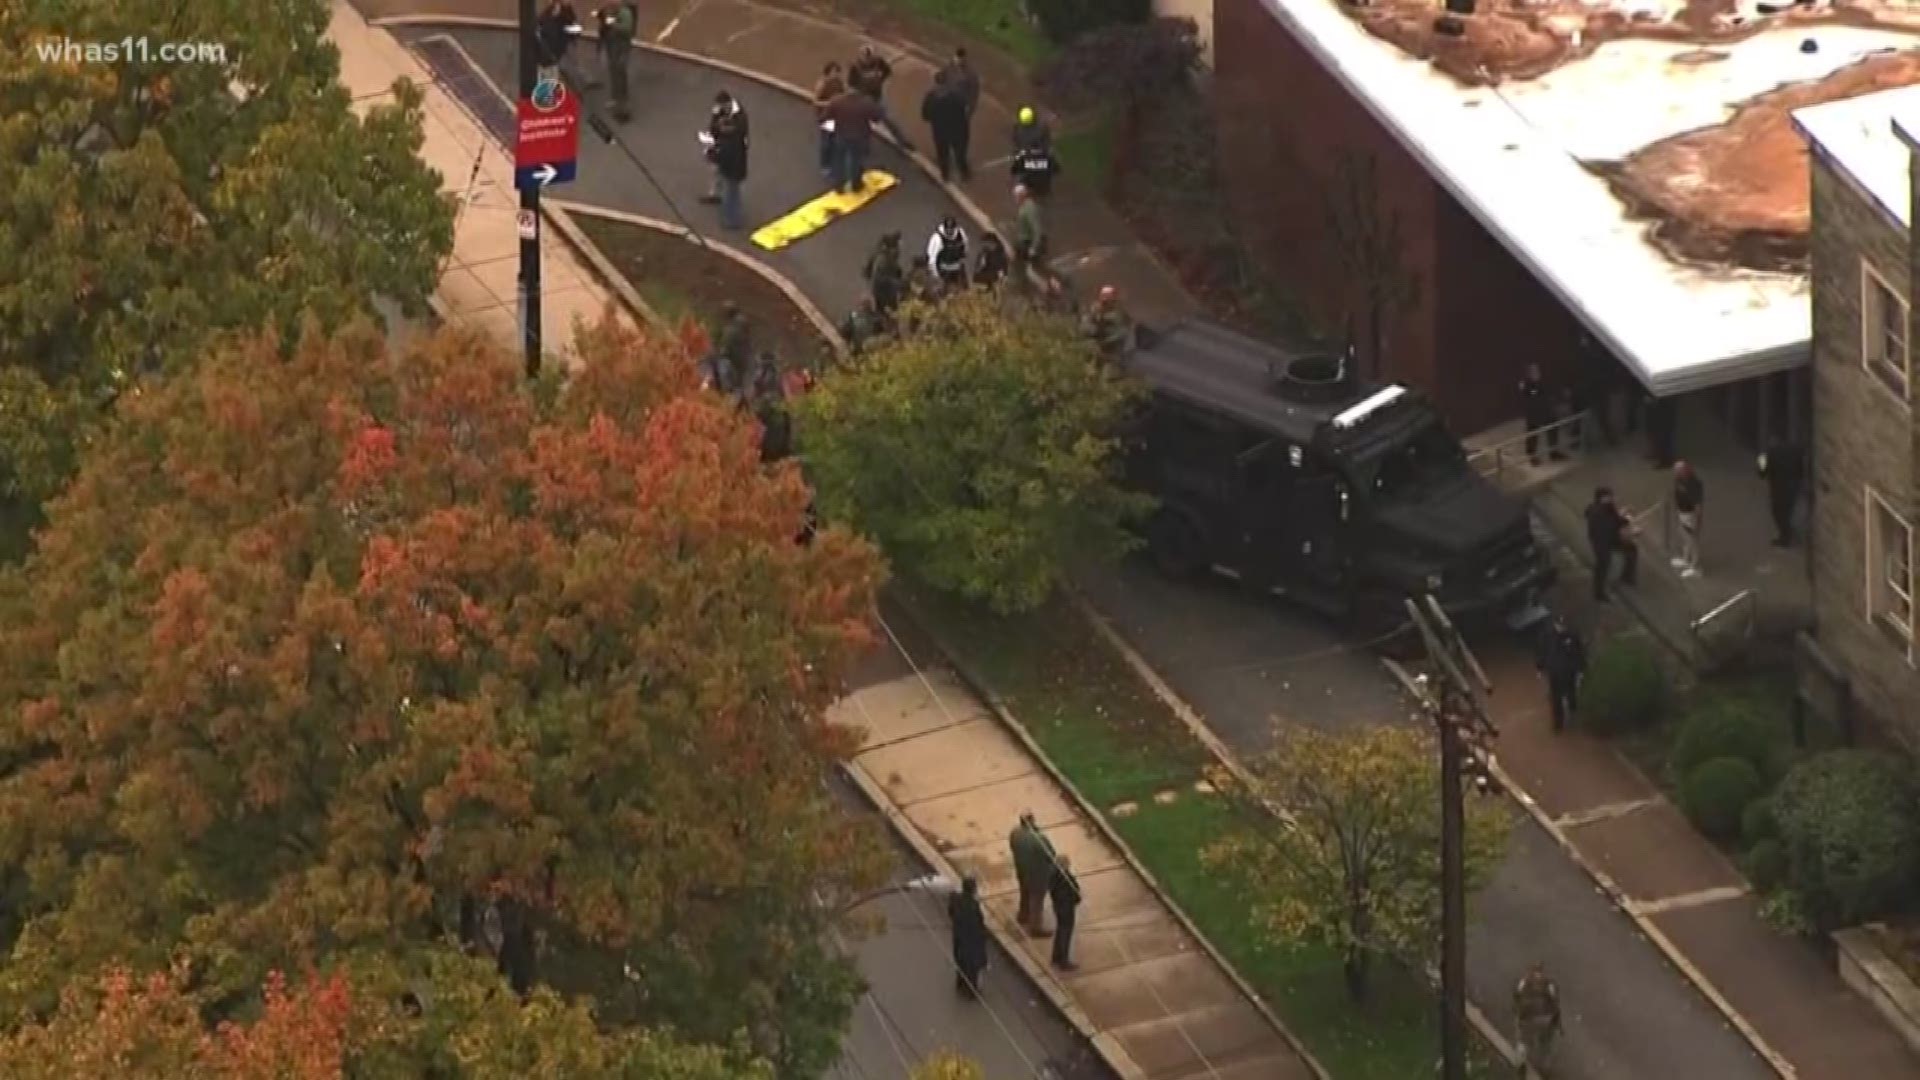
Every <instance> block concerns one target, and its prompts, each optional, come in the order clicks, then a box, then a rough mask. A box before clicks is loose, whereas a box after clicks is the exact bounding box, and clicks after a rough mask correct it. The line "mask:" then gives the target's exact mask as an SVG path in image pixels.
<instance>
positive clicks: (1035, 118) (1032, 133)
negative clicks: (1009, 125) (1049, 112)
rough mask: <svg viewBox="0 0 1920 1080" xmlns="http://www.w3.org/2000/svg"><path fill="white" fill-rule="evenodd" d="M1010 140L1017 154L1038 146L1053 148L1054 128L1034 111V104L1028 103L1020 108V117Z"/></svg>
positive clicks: (1014, 123) (1015, 123)
mask: <svg viewBox="0 0 1920 1080" xmlns="http://www.w3.org/2000/svg"><path fill="white" fill-rule="evenodd" d="M1008 141H1009V142H1010V143H1011V144H1012V146H1013V152H1014V153H1016V154H1018V153H1019V152H1020V151H1022V150H1032V149H1036V148H1038V149H1044V150H1051V149H1053V129H1052V128H1050V127H1048V126H1047V122H1046V121H1045V120H1042V119H1040V115H1039V114H1038V113H1036V112H1034V111H1033V106H1031V105H1028V106H1026V107H1024V108H1022V109H1021V110H1020V115H1019V117H1018V118H1016V119H1015V120H1014V122H1013V132H1012V134H1011V135H1009V136H1008Z"/></svg>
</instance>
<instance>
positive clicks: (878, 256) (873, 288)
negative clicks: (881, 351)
mask: <svg viewBox="0 0 1920 1080" xmlns="http://www.w3.org/2000/svg"><path fill="white" fill-rule="evenodd" d="M861 275H862V276H863V277H865V278H866V279H867V294H868V295H869V296H870V297H872V299H873V306H874V310H876V311H878V312H879V313H880V316H881V317H882V318H883V319H891V318H892V317H893V311H894V309H895V308H897V307H899V306H900V301H901V299H903V297H904V293H905V291H906V274H905V272H904V271H902V270H901V269H900V234H899V233H897V232H890V233H887V234H886V235H884V236H882V237H881V238H880V243H879V244H878V246H876V247H875V248H874V249H873V254H871V255H869V256H867V265H866V266H865V267H863V268H862V270H861Z"/></svg>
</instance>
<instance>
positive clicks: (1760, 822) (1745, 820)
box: [1740, 798, 1780, 847]
mask: <svg viewBox="0 0 1920 1080" xmlns="http://www.w3.org/2000/svg"><path fill="white" fill-rule="evenodd" d="M1740 839H1742V840H1745V841H1746V842H1747V844H1748V846H1750V847H1752V846H1758V845H1760V844H1763V843H1766V842H1767V841H1768V840H1778V839H1780V823H1779V822H1777V821H1775V820H1774V818H1773V802H1772V800H1770V799H1764V798H1763V799H1755V800H1753V801H1752V802H1750V803H1748V804H1747V809H1746V811H1745V812H1744V813H1742V814H1741V815H1740Z"/></svg>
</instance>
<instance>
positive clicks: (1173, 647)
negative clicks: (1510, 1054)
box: [1085, 564, 1774, 1080]
mask: <svg viewBox="0 0 1920 1080" xmlns="http://www.w3.org/2000/svg"><path fill="white" fill-rule="evenodd" d="M1085 588H1086V591H1087V593H1088V595H1089V596H1090V597H1091V598H1092V599H1093V601H1094V604H1095V606H1096V607H1098V608H1100V609H1101V610H1102V611H1103V612H1104V613H1105V614H1106V615H1107V616H1108V617H1109V618H1110V619H1112V620H1113V622H1114V624H1115V626H1116V628H1117V629H1119V630H1120V631H1121V633H1122V634H1123V635H1124V636H1126V637H1127V639H1128V640H1129V641H1131V642H1132V643H1133V645H1134V647H1135V648H1136V649H1138V650H1139V651H1140V653H1141V654H1142V655H1143V656H1144V657H1145V658H1146V660H1147V662H1148V663H1149V664H1151V665H1153V666H1154V667H1155V668H1156V669H1157V670H1158V671H1159V672H1160V674H1161V675H1162V677H1164V678H1165V679H1166V680H1167V682H1168V684H1169V685H1171V686H1172V687H1173V689H1174V691H1175V692H1176V693H1178V694H1179V695H1180V696H1181V697H1183V698H1184V699H1186V701H1187V702H1188V703H1189V704H1191V705H1192V706H1193V707H1194V708H1195V709H1196V710H1198V711H1199V712H1200V713H1201V714H1202V715H1203V716H1204V717H1205V718H1206V721H1207V723H1208V724H1209V726H1211V727H1212V728H1213V730H1214V731H1215V733H1217V734H1218V735H1219V736H1220V737H1221V739H1223V740H1224V741H1226V743H1227V744H1228V745H1230V746H1232V747H1233V748H1234V749H1235V750H1237V751H1239V752H1241V753H1243V754H1245V753H1257V752H1258V751H1260V750H1261V749H1262V748H1263V747H1265V746H1266V745H1268V741H1269V739H1270V737H1271V733H1272V726H1273V717H1274V716H1275V714H1276V713H1277V714H1278V716H1279V717H1280V719H1281V720H1282V721H1285V722H1296V721H1297V722H1302V723H1313V724H1318V725H1323V726H1328V727H1339V726H1344V725H1352V724H1359V723H1367V722H1374V721H1377V720H1379V719H1381V718H1385V717H1395V716H1405V715H1406V714H1407V709H1406V707H1405V706H1404V705H1402V704H1401V703H1400V702H1399V700H1398V697H1397V695H1396V694H1395V692H1394V689H1393V687H1392V684H1391V681H1390V680H1389V678H1388V677H1387V676H1386V674H1385V673H1384V671H1383V670H1382V669H1381V668H1380V667H1379V666H1378V664H1377V662H1376V661H1374V660H1373V659H1372V658H1371V657H1370V656H1368V655H1366V654H1365V653H1363V652H1360V651H1356V650H1355V649H1353V648H1352V647H1351V643H1350V642H1347V641H1345V640H1343V639H1342V638H1341V636H1340V635H1339V634H1338V633H1336V632H1335V631H1334V630H1333V629H1332V628H1331V627H1329V626H1328V625H1327V624H1325V623H1324V622H1321V621H1319V620H1317V619H1315V618H1313V617H1311V616H1305V615H1301V614H1299V613H1297V612H1294V611H1291V610H1289V609H1287V608H1285V607H1283V606H1281V605H1279V604H1277V603H1268V602H1265V601H1261V600H1259V599H1257V598H1254V597H1252V596H1250V595H1248V594H1245V593H1241V592H1238V591H1236V590H1233V589H1232V588H1230V587H1228V586H1226V585H1224V584H1222V585H1215V584H1211V583H1203V584H1192V585H1188V584H1180V583H1174V582H1170V581H1167V580H1166V579H1164V578H1161V577H1159V576H1158V575H1156V574H1154V573H1153V572H1152V571H1151V570H1149V569H1147V568H1145V567H1143V566H1140V565H1137V564H1128V565H1126V566H1123V567H1120V568H1119V569H1117V570H1113V571H1110V572H1105V573H1102V574H1099V575H1097V576H1094V577H1092V578H1090V579H1088V580H1087V581H1086V582H1085ZM1469 915H1470V918H1471V924H1470V926H1469V928H1468V961H1467V967H1468V981H1469V983H1470V992H1471V993H1472V996H1473V999H1474V1001H1475V1002H1476V1003H1478V1004H1479V1005H1480V1006H1481V1007H1482V1008H1483V1009H1486V1010H1487V1012H1488V1014H1489V1015H1490V1016H1492V1017H1493V1018H1494V1020H1495V1022H1496V1023H1498V1024H1500V1025H1501V1026H1502V1027H1503V1028H1504V1029H1505V1030H1508V1031H1511V1030H1512V1024H1511V1019H1510V1010H1509V1002H1510V1000H1511V996H1512V988H1513V984H1514V983H1515V982H1516V981H1517V980H1518V979H1519V977H1520V975H1521V974H1522V973H1523V972H1524V971H1525V970H1526V968H1527V967H1528V966H1529V965H1530V964H1532V963H1534V962H1535V961H1540V962H1543V963H1545V964H1546V965H1547V968H1548V970H1549V971H1551V972H1552V973H1553V974H1554V976H1555V978H1556V980H1557V981H1558V982H1559V984H1560V990H1561V995H1562V1000H1563V1005H1564V1009H1565V1012H1566V1037H1565V1042H1564V1043H1563V1045H1562V1047H1561V1062H1560V1064H1561V1068H1560V1069H1559V1070H1557V1071H1556V1073H1555V1075H1556V1077H1560V1078H1564V1080H1645V1078H1648V1077H1668V1076H1671V1077H1688V1078H1689V1080H1767V1078H1770V1077H1772V1076H1773V1075H1774V1074H1773V1071H1772V1070H1771V1069H1770V1068H1768V1067H1767V1065H1766V1064H1765V1063H1764V1062H1762V1061H1761V1060H1760V1058H1759V1057H1758V1055H1756V1054H1754V1052H1753V1050H1752V1048H1751V1047H1749V1046H1748V1044H1747V1042H1746V1040H1745V1039H1743V1038H1741V1036H1740V1035H1739V1033H1738V1032H1736V1031H1734V1030H1733V1029H1732V1028H1731V1027H1730V1026H1728V1025H1727V1024H1726V1022H1725V1020H1724V1019H1723V1018H1722V1017H1721V1016H1720V1014H1719V1012H1717V1011H1716V1010H1715V1009H1714V1008H1713V1007H1712V1005H1710V1004H1709V1003H1708V1002H1707V1001H1706V999H1704V998H1702V997H1701V996H1700V995H1699V993H1698V992H1697V991H1695V990H1694V988H1693V987H1692V985H1691V984H1690V983H1688V982H1686V981H1685V980H1684V979H1683V978H1682V977H1681V975H1680V974H1679V973H1678V972H1676V971H1675V970H1673V968H1672V967H1670V966H1669V965H1668V964H1667V962H1666V959H1665V957H1663V956H1662V955H1661V954H1660V953H1659V951H1658V950H1657V949H1656V948H1655V947H1654V945H1653V944H1652V943H1651V942H1649V941H1647V940H1646V939H1645V938H1643V937H1641V936H1640V933H1639V931H1638V930H1637V929H1636V928H1635V927H1634V925H1633V923H1632V921H1631V920H1629V919H1628V918H1627V917H1626V916H1625V915H1623V914H1621V913H1620V912H1619V911H1618V910H1617V909H1616V908H1615V907H1614V906H1613V904H1612V903H1611V901H1609V900H1608V899H1607V897H1606V896H1605V895H1604V894H1602V893H1601V892H1599V891H1598V890H1597V889H1596V888H1595V887H1594V885H1593V881H1592V879H1591V878H1589V877H1588V876H1587V875H1586V873H1585V872H1584V871H1583V870H1581V869H1580V867H1579V866H1577V865H1576V864H1574V862H1573V861H1572V860H1571V859H1569V858H1568V857H1567V856H1566V854H1565V853H1564V852H1562V851H1561V850H1560V848H1559V846H1558V845H1557V844H1555V843H1554V841H1553V839H1552V838H1551V837H1550V836H1548V835H1547V834H1546V832H1545V831H1543V830H1542V829H1540V828H1539V826H1538V825H1536V824H1535V823H1534V822H1533V820H1532V819H1531V818H1523V819H1522V823H1521V825H1520V826H1519V827H1518V828H1517V829H1516V830H1515V832H1514V837H1513V843H1512V845H1511V847H1510V849H1509V851H1508V854H1507V857H1506V861H1505V862H1504V863H1502V865H1501V866H1500V868H1499V870H1498V871H1497V873H1496V874H1495V876H1494V879H1493V881H1492V882H1490V883H1489V884H1488V886H1487V887H1486V888H1485V889H1484V890H1482V891H1481V892H1480V893H1479V894H1478V895H1476V896H1475V897H1474V898H1473V902H1472V904H1471V905H1470V907H1469Z"/></svg>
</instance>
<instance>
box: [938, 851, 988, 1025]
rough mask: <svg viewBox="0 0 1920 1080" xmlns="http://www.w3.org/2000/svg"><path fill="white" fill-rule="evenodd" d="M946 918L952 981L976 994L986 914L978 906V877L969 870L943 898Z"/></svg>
mask: <svg viewBox="0 0 1920 1080" xmlns="http://www.w3.org/2000/svg"><path fill="white" fill-rule="evenodd" d="M947 919H948V920H949V921H950V922H952V923H953V968H954V985H955V987H956V988H957V989H959V991H960V992H961V993H962V994H965V995H966V996H968V997H970V998H977V997H979V996H980V975H981V973H982V972H984V971H986V970H987V915H986V912H984V911H982V910H981V909H980V880H979V879H978V878H976V877H974V876H973V875H972V874H968V875H967V876H966V877H965V878H963V879H961V881H960V891H959V892H957V893H954V894H953V895H952V896H950V897H948V898H947Z"/></svg>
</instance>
